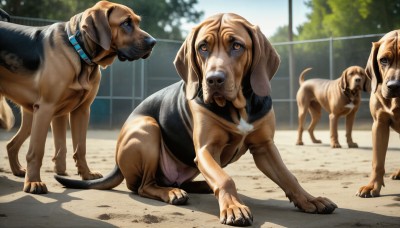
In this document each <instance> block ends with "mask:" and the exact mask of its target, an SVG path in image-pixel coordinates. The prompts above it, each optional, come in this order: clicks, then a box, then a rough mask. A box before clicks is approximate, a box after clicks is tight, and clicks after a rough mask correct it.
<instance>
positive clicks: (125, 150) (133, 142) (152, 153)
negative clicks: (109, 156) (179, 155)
mask: <svg viewBox="0 0 400 228" xmlns="http://www.w3.org/2000/svg"><path fill="white" fill-rule="evenodd" d="M160 150H161V131H160V127H159V125H158V123H157V122H156V120H154V119H153V118H151V117H146V116H143V117H137V118H134V119H132V120H128V121H127V122H126V123H125V125H124V126H123V128H122V130H121V133H120V136H119V139H118V143H117V154H116V159H117V164H118V166H119V168H120V169H121V172H122V174H123V175H124V177H125V179H126V185H127V187H128V188H129V189H130V190H131V191H133V192H137V193H138V194H139V195H140V196H142V197H146V198H151V199H156V200H161V201H164V202H166V203H170V204H175V205H177V204H185V203H186V202H187V200H188V195H187V193H186V192H185V191H184V190H182V189H179V188H173V187H161V186H160V185H159V184H158V183H157V180H158V178H159V173H158V171H159V170H158V169H159V161H160Z"/></svg>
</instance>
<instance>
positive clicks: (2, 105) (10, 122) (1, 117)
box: [0, 94, 15, 130]
mask: <svg viewBox="0 0 400 228" xmlns="http://www.w3.org/2000/svg"><path fill="white" fill-rule="evenodd" d="M14 122H15V118H14V114H13V112H12V110H11V108H10V106H9V105H8V103H7V100H6V98H5V97H4V96H3V95H1V94H0V128H5V129H6V130H10V129H11V128H12V127H13V126H14Z"/></svg>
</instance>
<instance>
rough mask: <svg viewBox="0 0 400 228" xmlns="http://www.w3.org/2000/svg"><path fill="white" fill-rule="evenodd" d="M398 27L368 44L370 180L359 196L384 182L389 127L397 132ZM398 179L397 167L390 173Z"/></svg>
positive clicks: (372, 193) (374, 192)
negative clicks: (370, 46) (370, 123)
mask: <svg viewBox="0 0 400 228" xmlns="http://www.w3.org/2000/svg"><path fill="white" fill-rule="evenodd" d="M399 47H400V30H394V31H391V32H389V33H387V34H386V35H385V36H383V37H382V38H381V39H380V40H379V41H378V42H374V43H373V44H372V49H371V54H370V56H369V59H368V62H367V66H366V68H365V71H366V73H367V76H368V77H369V78H370V79H371V90H372V92H371V98H370V101H369V107H370V111H371V115H372V117H373V119H374V123H373V125H372V171H371V177H370V181H369V183H368V184H367V185H366V186H362V187H360V189H359V190H358V192H357V195H358V196H360V197H374V196H379V195H380V191H381V187H382V186H384V181H383V176H384V174H385V157H386V151H387V148H388V140H389V132H390V128H391V129H393V130H394V131H395V132H397V133H400V48H399ZM391 178H392V179H394V180H400V169H399V170H397V171H396V172H394V173H393V174H392V175H391Z"/></svg>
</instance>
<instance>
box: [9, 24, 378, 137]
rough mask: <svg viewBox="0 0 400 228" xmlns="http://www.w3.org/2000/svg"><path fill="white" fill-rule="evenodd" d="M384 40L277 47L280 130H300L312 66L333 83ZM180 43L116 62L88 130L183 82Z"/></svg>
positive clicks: (361, 122) (115, 121)
mask: <svg viewBox="0 0 400 228" xmlns="http://www.w3.org/2000/svg"><path fill="white" fill-rule="evenodd" d="M11 21H12V22H14V23H20V24H25V25H45V24H49V23H53V22H54V21H49V20H38V19H31V18H21V17H12V19H11ZM382 35H383V34H373V35H365V36H352V37H340V38H328V39H318V40H306V41H295V42H285V43H273V46H274V47H275V48H276V50H277V51H278V53H279V55H280V57H281V64H280V67H279V70H278V72H277V74H276V75H275V77H274V78H273V80H272V82H271V84H272V98H273V102H274V109H275V113H276V120H277V128H278V129H295V128H297V104H296V93H297V90H298V87H299V85H298V77H299V75H300V73H301V71H303V70H304V69H305V68H308V67H312V68H313V70H312V71H311V72H310V73H309V74H308V75H307V76H306V79H309V78H317V77H318V78H326V79H335V78H338V77H339V76H340V75H341V73H342V71H343V70H344V69H346V68H347V67H349V66H352V65H359V66H362V67H365V64H366V62H367V59H368V57H369V53H370V50H371V42H374V41H377V40H379V39H380V37H381V36H382ZM181 44H182V41H172V40H158V42H157V45H156V46H155V48H154V50H153V53H152V55H151V56H150V57H149V58H148V59H146V60H142V59H141V60H138V61H134V62H120V61H118V60H117V61H115V62H114V63H113V64H112V65H111V66H109V67H108V68H106V69H103V70H102V79H101V85H100V90H99V92H98V95H97V97H96V99H95V101H94V103H93V104H92V107H91V120H90V127H91V128H108V129H109V128H120V127H121V126H122V124H123V123H124V121H125V119H126V118H127V117H128V116H129V114H130V113H131V112H132V110H133V109H134V108H135V107H136V106H137V105H138V104H139V103H140V102H141V101H142V100H143V99H144V98H146V97H148V96H149V95H151V94H152V93H154V92H155V91H157V90H159V89H161V88H163V87H165V86H167V85H170V84H172V83H174V82H176V81H178V80H180V78H179V76H178V74H177V73H176V71H175V68H174V66H173V60H174V58H175V55H176V53H177V51H178V49H179V47H180V46H181ZM290 53H291V54H290ZM290 60H291V61H290ZM291 72H292V73H291ZM291 74H292V75H291ZM362 96H363V100H362V103H361V107H360V109H359V111H358V113H357V119H356V122H355V126H354V128H356V129H357V128H358V129H360V128H362V129H370V126H371V123H372V119H371V115H370V112H369V106H368V100H369V94H366V93H363V95H362ZM14 111H15V112H16V117H17V124H16V126H19V125H18V123H19V119H18V116H19V111H18V110H17V109H16V108H15V109H14ZM342 123H343V121H341V124H342ZM327 126H328V115H327V114H326V113H324V114H323V116H322V118H321V124H320V126H319V127H320V128H324V127H327Z"/></svg>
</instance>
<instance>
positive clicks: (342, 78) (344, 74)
mask: <svg viewBox="0 0 400 228" xmlns="http://www.w3.org/2000/svg"><path fill="white" fill-rule="evenodd" d="M339 86H340V88H341V89H342V90H346V88H347V69H346V70H344V71H343V72H342V75H340V81H339Z"/></svg>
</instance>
